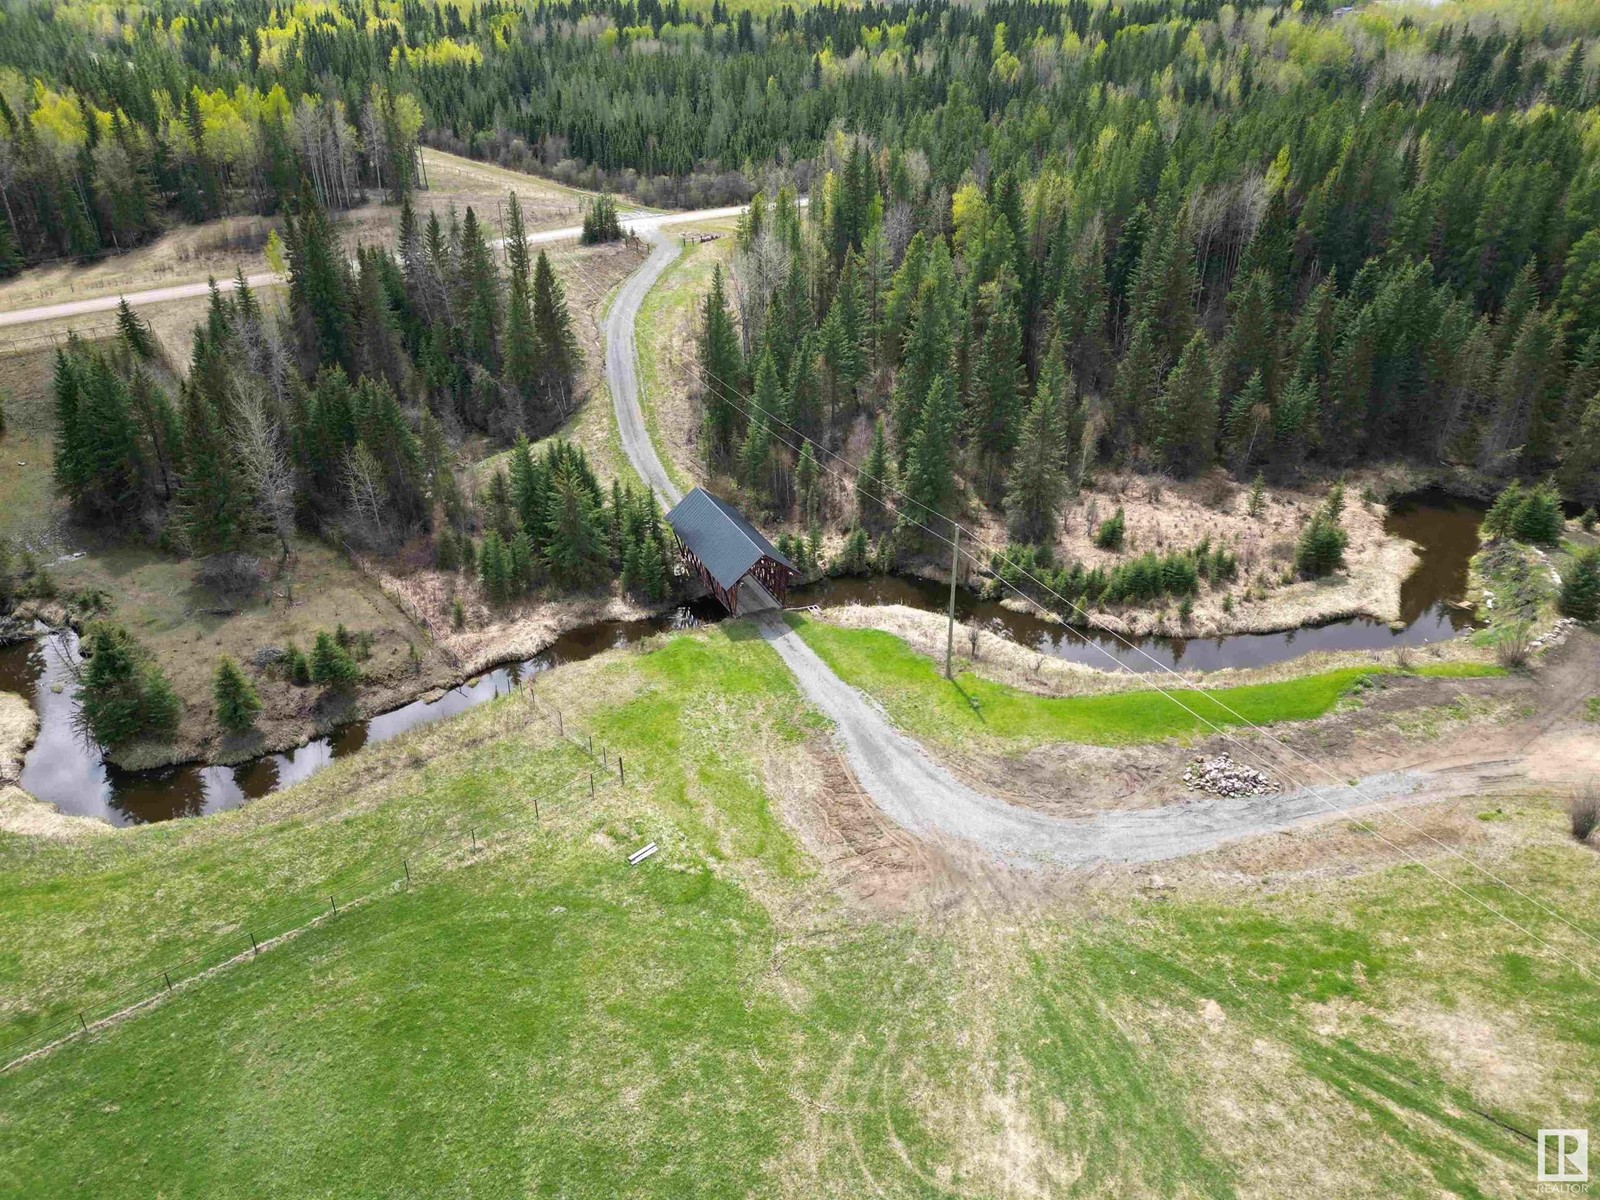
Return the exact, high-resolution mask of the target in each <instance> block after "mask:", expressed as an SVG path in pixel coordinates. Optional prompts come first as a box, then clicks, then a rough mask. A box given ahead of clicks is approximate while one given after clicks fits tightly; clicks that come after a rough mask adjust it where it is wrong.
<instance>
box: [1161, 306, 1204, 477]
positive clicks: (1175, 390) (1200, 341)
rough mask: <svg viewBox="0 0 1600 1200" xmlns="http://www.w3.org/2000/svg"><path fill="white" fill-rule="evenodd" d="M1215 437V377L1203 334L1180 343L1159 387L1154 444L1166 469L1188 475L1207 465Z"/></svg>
mask: <svg viewBox="0 0 1600 1200" xmlns="http://www.w3.org/2000/svg"><path fill="white" fill-rule="evenodd" d="M1216 437H1217V379H1216V375H1215V374H1214V373H1213V372H1212V370H1211V353H1210V349H1209V347H1208V346H1207V345H1206V335H1205V334H1204V333H1203V332H1197V333H1196V334H1195V335H1194V337H1192V338H1191V339H1190V340H1189V344H1188V345H1187V346H1185V347H1184V350H1183V354H1182V355H1180V356H1179V358H1178V365H1177V366H1175V367H1174V368H1173V369H1172V373H1171V374H1170V375H1168V376H1167V382H1166V387H1165V388H1164V389H1163V390H1162V393H1161V401H1160V419H1159V424H1158V433H1157V446H1158V448H1159V450H1160V453H1161V459H1162V461H1163V462H1164V463H1165V464H1166V466H1167V468H1168V469H1169V470H1172V471H1174V472H1176V473H1177V474H1179V475H1192V474H1194V473H1195V472H1196V471H1200V470H1203V469H1204V468H1206V467H1208V466H1210V465H1211V460H1212V458H1213V456H1214V453H1215V443H1216Z"/></svg>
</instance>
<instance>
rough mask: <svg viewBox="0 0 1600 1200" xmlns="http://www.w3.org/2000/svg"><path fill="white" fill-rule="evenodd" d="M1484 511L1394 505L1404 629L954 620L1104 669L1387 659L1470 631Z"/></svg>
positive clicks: (898, 600)
mask: <svg viewBox="0 0 1600 1200" xmlns="http://www.w3.org/2000/svg"><path fill="white" fill-rule="evenodd" d="M1483 512H1484V510H1483V508H1482V506H1480V505H1475V504H1472V503H1471V502H1469V501H1462V500H1457V499H1454V498H1453V497H1451V496H1448V495H1446V494H1444V493H1442V492H1423V493H1419V494H1417V495H1415V496H1411V497H1408V498H1407V499H1406V500H1404V501H1396V502H1395V503H1394V504H1392V505H1391V507H1390V511H1389V516H1388V519H1387V520H1386V521H1385V522H1384V528H1385V529H1387V530H1388V531H1389V532H1391V533H1397V534H1399V535H1400V536H1401V537H1404V538H1408V539H1410V540H1411V541H1413V542H1416V543H1417V545H1418V547H1419V548H1420V550H1421V558H1422V561H1421V562H1420V564H1419V565H1418V566H1417V568H1416V569H1415V570H1414V571H1413V572H1412V573H1411V576H1410V577H1409V578H1408V579H1407V580H1406V581H1405V583H1404V584H1403V585H1402V586H1401V589H1400V610H1401V619H1402V621H1403V623H1404V628H1401V629H1392V628H1390V627H1389V626H1388V625H1387V624H1385V623H1384V622H1382V621H1370V620H1366V619H1363V618H1354V619H1351V620H1346V621H1335V622H1332V623H1331V624H1327V625H1315V626H1307V627H1304V628H1300V629H1291V630H1287V631H1285V632H1282V633H1236V634H1230V635H1228V636H1226V637H1218V638H1173V637H1121V638H1119V637H1115V636H1113V635H1111V634H1109V633H1095V632H1093V631H1091V630H1087V629H1082V628H1078V627H1076V626H1069V625H1061V624H1058V623H1057V622H1054V621H1047V620H1045V619H1044V618H1042V617H1038V616H1035V615H1033V614H1031V613H1018V612H1013V611H1011V610H1010V609H1008V608H1006V607H1005V606H1004V605H1002V604H1000V603H999V602H998V601H995V600H985V599H983V598H982V597H981V596H979V595H978V593H977V592H974V591H969V590H967V589H965V588H957V589H956V619H957V620H958V621H961V622H963V623H966V624H972V623H976V624H978V625H980V626H982V627H983V628H985V629H988V630H990V631H991V632H993V633H996V634H999V635H1000V636H1002V637H1007V638H1009V639H1011V640H1012V641H1014V642H1017V643H1019V644H1021V645H1024V646H1031V647H1033V648H1034V649H1035V650H1037V651H1039V652H1040V653H1041V654H1049V655H1052V656H1054V657H1056V658H1064V659H1067V660H1069V661H1071V662H1078V663H1084V664H1086V665H1088V666H1091V667H1098V668H1100V669H1102V670H1116V669H1122V668H1126V669H1128V670H1131V671H1139V672H1145V671H1159V670H1164V669H1166V668H1169V667H1182V668H1184V669H1185V670H1196V671H1215V670H1220V669H1222V668H1224V667H1264V666H1270V665H1271V664H1273V663H1278V662H1284V661H1286V660H1288V659H1291V658H1298V657H1300V656H1301V655H1302V654H1310V653H1312V652H1313V651H1318V650H1381V649H1385V648H1388V647H1394V646H1423V645H1427V644H1428V643H1429V642H1437V641H1442V640H1445V639H1448V638H1452V637H1455V636H1456V634H1458V633H1461V632H1463V631H1465V630H1468V629H1471V628H1472V626H1473V622H1472V617H1471V615H1470V614H1469V613H1468V612H1467V611H1465V610H1463V609H1458V608H1454V607H1452V606H1451V604H1450V601H1452V600H1457V599H1459V598H1460V597H1461V596H1463V595H1464V594H1465V593H1466V590H1467V574H1468V567H1469V565H1470V563H1471V560H1472V556H1473V555H1474V554H1475V553H1477V550H1478V524H1479V522H1480V521H1481V520H1482V519H1483ZM789 599H790V602H791V603H793V604H824V605H827V604H850V603H852V602H854V603H858V604H904V605H908V606H910V607H912V608H921V609H929V610H933V611H937V612H943V611H945V609H946V608H947V607H948V605H949V603H950V585H949V584H945V583H935V582H933V581H931V580H926V579H913V578H910V577H907V576H900V575H891V576H877V577H873V578H868V579H830V580H824V581H823V582H821V583H819V584H816V585H814V586H812V587H809V588H805V589H803V590H799V591H794V592H791V593H790V594H789Z"/></svg>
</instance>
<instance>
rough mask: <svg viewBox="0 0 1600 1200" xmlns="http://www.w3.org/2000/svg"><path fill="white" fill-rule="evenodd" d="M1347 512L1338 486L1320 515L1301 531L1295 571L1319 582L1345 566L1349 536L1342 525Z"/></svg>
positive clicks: (1341, 489)
mask: <svg viewBox="0 0 1600 1200" xmlns="http://www.w3.org/2000/svg"><path fill="white" fill-rule="evenodd" d="M1343 511H1344V488H1343V487H1342V486H1340V485H1337V484H1336V485H1335V486H1334V488H1333V490H1332V491H1331V492H1329V494H1328V499H1327V500H1326V501H1324V502H1323V503H1322V504H1321V505H1320V506H1319V507H1318V508H1317V511H1316V512H1314V513H1313V514H1312V515H1311V519H1310V520H1309V521H1307V522H1306V524H1305V527H1304V528H1303V529H1302V530H1301V531H1300V540H1299V542H1298V543H1297V544H1296V546H1295V552H1294V565H1295V570H1297V571H1298V572H1300V574H1301V575H1303V576H1304V577H1305V578H1307V579H1320V578H1321V577H1322V576H1324V575H1331V574H1332V573H1333V572H1334V571H1337V570H1338V569H1339V568H1340V567H1342V566H1344V552H1345V547H1346V546H1348V545H1349V543H1350V535H1349V534H1347V533H1346V532H1345V531H1344V527H1343V526H1342V525H1341V524H1340V522H1339V517H1340V514H1341V513H1342V512H1343Z"/></svg>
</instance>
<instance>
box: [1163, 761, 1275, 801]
mask: <svg viewBox="0 0 1600 1200" xmlns="http://www.w3.org/2000/svg"><path fill="white" fill-rule="evenodd" d="M1183 782H1184V785H1185V786H1186V787H1188V788H1190V789H1191V790H1192V791H1196V792H1210V793H1211V794H1212V795H1213V796H1265V795H1266V794H1267V793H1268V792H1275V791H1277V790H1278V785H1277V783H1276V782H1274V781H1273V780H1272V779H1270V778H1268V776H1267V775H1266V774H1264V773H1263V772H1261V771H1257V770H1256V769H1255V768H1254V767H1246V766H1243V765H1242V764H1240V763H1236V762H1234V761H1233V759H1232V758H1231V757H1230V756H1229V755H1226V754H1219V755H1217V756H1216V757H1215V758H1196V759H1194V760H1193V761H1191V762H1190V763H1189V766H1188V767H1187V768H1186V769H1185V770H1184V772H1183Z"/></svg>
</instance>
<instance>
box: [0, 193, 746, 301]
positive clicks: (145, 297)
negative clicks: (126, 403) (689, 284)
mask: <svg viewBox="0 0 1600 1200" xmlns="http://www.w3.org/2000/svg"><path fill="white" fill-rule="evenodd" d="M743 211H744V206H743V205H732V206H730V207H728V208H702V209H696V210H694V211H691V212H679V213H670V214H667V215H665V216H662V215H660V214H657V213H643V212H629V213H624V214H622V217H621V224H622V228H623V229H624V230H627V231H631V232H633V233H637V234H638V235H639V236H640V237H648V238H650V239H651V240H652V241H655V242H657V244H658V245H659V243H660V242H661V241H664V240H669V239H662V238H659V237H657V236H656V231H658V230H659V229H661V228H662V227H663V226H668V225H684V224H688V223H690V222H693V221H713V220H716V219H718V218H721V217H736V216H738V215H739V214H740V213H742V212H743ZM582 232H583V230H582V228H581V227H580V226H577V225H568V226H565V227H564V228H561V229H541V230H540V231H539V232H537V233H530V234H529V235H528V237H527V242H528V244H529V245H530V246H546V245H549V244H551V243H552V242H574V241H577V240H578V235H579V234H580V233H582ZM494 244H495V245H497V246H498V245H503V244H504V243H502V242H496V243H494ZM667 261H669V262H670V261H671V259H670V258H669V259H668V260H667ZM646 266H647V267H648V266H649V264H648V263H647V264H646ZM662 266H665V263H663V264H662ZM660 273H661V268H660V267H658V268H656V271H655V274H656V275H659V274H660ZM654 279H655V276H654V275H652V276H651V282H654ZM245 282H246V283H247V284H249V285H250V286H251V287H252V288H259V287H268V286H270V285H271V284H274V283H281V282H283V279H282V277H281V276H279V275H275V274H273V273H272V272H270V271H267V272H263V273H262V274H259V275H251V276H248V277H247V278H246V279H245ZM233 286H234V279H233V277H232V276H229V277H227V278H223V279H218V280H217V287H218V289H219V290H221V291H224V292H228V291H232V290H233ZM648 287H649V285H648V284H646V289H647V290H648ZM210 290H211V288H210V284H209V283H206V282H202V283H178V284H173V285H171V286H170V287H159V288H150V289H148V290H145V291H140V292H128V293H126V295H127V300H128V303H129V304H131V305H132V306H133V307H134V308H136V309H138V308H148V307H149V306H150V305H153V304H166V303H168V302H170V301H173V300H193V299H195V298H196V297H197V296H204V295H205V294H206V293H207V292H209V291H210ZM641 295H642V293H641ZM122 298H123V297H122V295H115V294H114V295H109V296H93V297H90V298H89V299H87V300H69V301H66V302H64V303H61V304H43V305H40V306H39V307H37V308H16V309H12V310H11V311H10V312H0V328H3V327H5V326H8V325H31V324H33V323H34V322H35V321H54V320H57V319H59V318H61V317H82V316H88V315H89V314H91V313H99V312H110V311H111V310H112V309H114V308H116V307H117V303H118V301H120V300H121V299H122Z"/></svg>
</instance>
